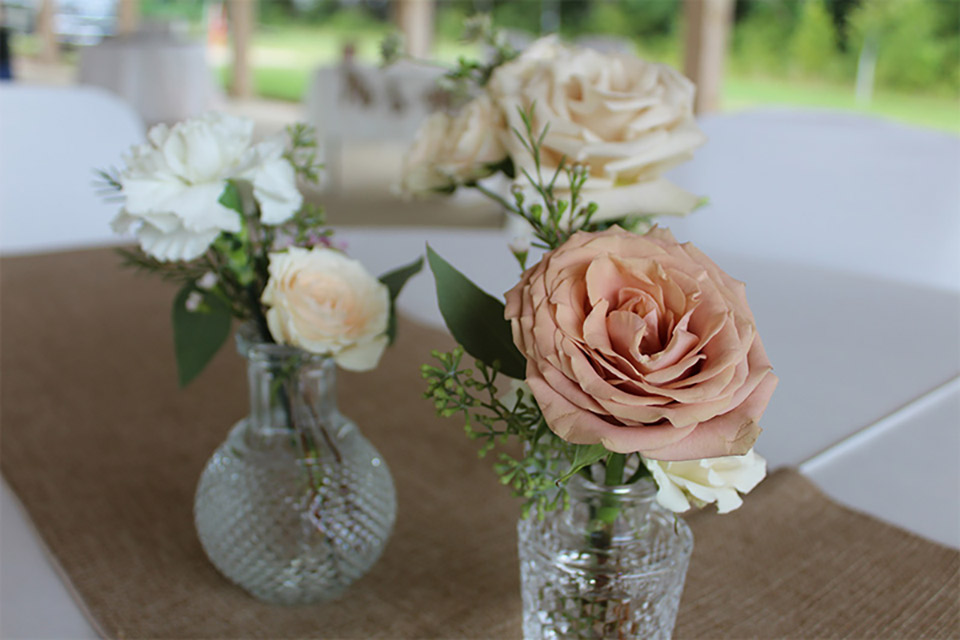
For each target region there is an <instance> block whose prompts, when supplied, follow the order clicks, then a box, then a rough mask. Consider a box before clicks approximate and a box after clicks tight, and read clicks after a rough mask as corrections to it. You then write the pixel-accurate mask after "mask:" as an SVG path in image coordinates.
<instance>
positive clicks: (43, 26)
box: [37, 0, 60, 64]
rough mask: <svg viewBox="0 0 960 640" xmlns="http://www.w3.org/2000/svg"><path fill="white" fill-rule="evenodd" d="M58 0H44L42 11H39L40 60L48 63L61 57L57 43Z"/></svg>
mask: <svg viewBox="0 0 960 640" xmlns="http://www.w3.org/2000/svg"><path fill="white" fill-rule="evenodd" d="M56 13H57V0H43V1H42V2H41V3H40V11H39V12H38V13H37V36H38V37H39V38H40V60H42V61H43V62H46V63H48V64H53V63H55V62H56V61H57V60H58V59H59V58H60V47H59V46H58V45H57V34H56V32H55V31H54V27H55V26H56V25H55V24H54V22H55V21H56Z"/></svg>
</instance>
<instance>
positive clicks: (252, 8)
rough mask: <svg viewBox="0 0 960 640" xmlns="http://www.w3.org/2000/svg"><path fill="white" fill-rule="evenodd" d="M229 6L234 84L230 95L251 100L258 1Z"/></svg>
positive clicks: (240, 1) (232, 1)
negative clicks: (254, 33) (252, 50)
mask: <svg viewBox="0 0 960 640" xmlns="http://www.w3.org/2000/svg"><path fill="white" fill-rule="evenodd" d="M228 6H229V11H230V31H231V34H232V36H233V38H232V40H233V82H232V83H231V85H230V94H231V95H233V96H234V97H237V98H250V97H252V96H253V66H252V65H251V64H250V44H251V40H252V39H253V28H254V22H255V21H256V16H257V0H230V4H229V5H228Z"/></svg>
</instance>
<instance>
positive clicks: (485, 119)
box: [400, 94, 507, 195]
mask: <svg viewBox="0 0 960 640" xmlns="http://www.w3.org/2000/svg"><path fill="white" fill-rule="evenodd" d="M502 128H503V122H502V117H501V116H500V113H499V112H498V111H497V110H496V109H495V108H494V106H493V103H492V102H491V101H490V98H489V97H488V96H487V95H486V94H484V95H481V96H480V97H478V98H476V99H475V100H473V101H472V102H470V103H468V104H467V105H466V106H464V107H463V109H461V110H460V112H459V113H457V114H456V115H455V116H449V115H447V114H445V113H434V114H432V115H431V116H430V117H429V118H427V120H426V121H425V122H424V123H423V125H422V126H421V127H420V130H419V131H418V132H417V138H416V140H415V141H414V143H413V146H412V147H411V148H410V151H409V152H408V154H407V156H406V158H404V162H403V177H402V182H401V185H400V186H401V190H402V191H404V192H405V193H408V194H413V195H418V194H424V193H429V192H430V191H437V190H444V189H449V188H451V187H455V186H458V185H461V184H465V183H468V182H472V181H474V180H479V179H480V178H484V177H486V176H489V175H490V174H491V173H493V171H492V170H491V169H490V167H491V165H495V164H498V163H500V162H502V161H503V160H504V159H505V158H506V157H507V152H506V149H505V148H504V147H503V144H502V142H501V138H502V135H501V132H500V129H502Z"/></svg>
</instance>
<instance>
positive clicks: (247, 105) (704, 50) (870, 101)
mask: <svg viewBox="0 0 960 640" xmlns="http://www.w3.org/2000/svg"><path fill="white" fill-rule="evenodd" d="M0 6H2V23H3V34H4V35H3V39H4V42H3V45H2V50H3V53H2V55H0V58H2V60H0V76H2V77H3V78H4V79H5V80H6V81H7V82H12V83H14V84H16V85H24V86H33V87H44V86H60V87H64V86H69V87H74V88H76V87H78V86H79V87H95V88H98V89H100V90H105V91H107V92H109V93H112V94H113V95H114V96H116V97H118V98H119V99H121V100H122V101H124V102H125V103H127V104H128V105H129V106H131V107H132V108H133V110H134V111H135V112H136V115H137V116H138V117H139V118H140V120H141V121H142V124H143V125H144V126H150V125H152V124H155V123H157V122H174V121H178V120H182V119H184V118H187V117H190V116H193V115H197V114H198V113H202V112H203V111H206V110H209V109H221V110H226V111H230V112H233V113H237V114H239V115H244V116H248V117H251V118H253V119H254V120H255V121H256V123H257V131H258V134H260V135H266V134H269V133H272V132H275V131H278V130H280V129H281V128H282V127H283V126H285V125H286V124H289V123H291V122H294V121H298V120H305V121H307V122H308V123H310V124H312V125H314V126H315V127H317V129H318V132H319V136H320V138H321V143H322V146H323V148H324V150H325V153H326V161H327V168H328V172H327V174H328V175H327V178H326V183H325V185H324V188H325V190H326V193H325V200H324V203H325V204H327V208H328V210H329V211H330V212H331V221H332V222H335V223H341V224H342V223H347V224H358V225H365V224H381V223H384V222H392V223H395V224H442V225H452V226H497V225H499V224H501V223H502V213H501V212H499V211H497V210H495V209H493V208H491V207H490V206H489V204H487V203H486V202H484V201H481V200H477V199H471V198H470V197H467V196H461V195H459V194H458V196H457V198H456V200H455V201H454V204H453V207H454V208H455V210H456V212H457V215H453V216H452V215H449V211H450V208H451V203H450V202H446V201H443V202H442V204H439V203H438V204H437V206H435V207H431V206H430V205H429V203H428V204H424V203H422V202H421V203H416V204H415V205H410V204H409V203H403V202H401V201H400V200H399V199H398V198H397V197H396V195H395V192H394V191H393V185H394V184H395V183H396V181H397V177H398V174H399V167H400V163H401V161H402V154H403V152H404V149H405V148H406V146H407V145H408V144H409V142H410V140H411V139H412V137H413V135H414V133H415V131H416V127H417V125H418V124H419V123H420V122H421V121H422V119H423V118H424V117H425V115H426V113H428V112H429V111H431V110H433V109H435V108H437V107H438V106H440V105H441V103H442V101H441V102H438V100H440V97H439V96H438V95H437V93H436V92H435V91H434V86H435V85H434V82H435V80H436V78H437V77H438V76H439V75H440V73H441V72H442V71H441V70H440V69H439V68H437V67H431V66H429V65H427V66H419V67H417V66H416V65H410V66H407V67H404V66H403V65H401V66H400V68H394V69H390V70H387V71H384V70H381V69H379V68H378V63H379V57H380V52H379V45H380V42H381V41H382V40H383V38H384V37H385V36H387V35H388V34H390V33H394V32H398V31H399V32H401V33H403V34H404V36H405V44H406V47H407V49H408V51H409V52H410V53H411V54H413V55H415V56H416V57H419V58H422V59H424V60H431V61H434V62H441V63H450V62H453V61H455V60H456V59H457V57H458V56H462V55H466V56H472V57H482V56H483V55H484V54H485V52H484V51H482V50H480V48H479V47H478V46H477V45H468V44H465V43H464V42H463V41H462V40H461V33H462V29H463V23H464V20H465V18H467V17H468V16H470V15H474V14H476V13H488V14H491V15H492V16H493V18H494V22H495V24H496V25H498V26H499V27H501V28H502V29H504V30H505V31H506V33H507V35H508V37H509V40H510V41H511V43H512V44H514V45H515V46H517V47H522V46H523V45H525V44H527V43H529V42H530V41H532V40H533V39H534V38H536V37H537V36H538V35H540V34H544V33H550V32H554V31H558V32H559V33H561V34H562V35H563V36H564V37H565V38H567V39H569V40H571V41H575V42H578V43H581V44H584V45H587V46H591V47H595V48H598V49H602V50H606V51H628V52H634V53H637V54H639V55H641V56H643V57H646V58H649V59H653V60H658V61H662V62H666V63H668V64H671V65H673V66H675V67H677V68H679V69H682V70H683V71H684V72H685V73H686V74H687V75H688V76H689V77H691V78H692V79H693V80H694V81H695V82H696V83H697V85H698V87H699V96H698V104H697V109H698V112H699V113H701V114H710V113H720V114H736V113H738V112H743V111H754V110H758V109H760V110H763V109H787V108H793V109H802V110H804V111H807V112H809V111H825V112H833V113H837V112H840V113H846V114H852V115H856V116H864V117H866V118H869V119H874V120H885V121H889V122H894V123H898V124H902V125H905V126H908V127H911V128H915V129H922V130H927V131H931V132H937V133H939V134H941V135H944V134H945V135H948V136H957V135H958V134H960V1H958V0H395V1H388V0H225V1H221V2H215V1H212V0H2V2H0ZM358 202H361V203H362V204H359V205H358V204H357V203H358ZM384 207H389V208H390V212H389V214H385V213H384V210H383V208H384Z"/></svg>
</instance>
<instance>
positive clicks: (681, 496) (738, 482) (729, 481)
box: [644, 449, 767, 513]
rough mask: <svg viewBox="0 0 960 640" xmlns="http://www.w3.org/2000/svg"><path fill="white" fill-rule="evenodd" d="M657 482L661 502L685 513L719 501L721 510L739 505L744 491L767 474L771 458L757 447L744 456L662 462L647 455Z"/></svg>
mask: <svg viewBox="0 0 960 640" xmlns="http://www.w3.org/2000/svg"><path fill="white" fill-rule="evenodd" d="M644 464H645V465H646V467H647V469H649V470H650V473H651V475H653V479H654V481H655V482H656V483H657V502H659V503H660V504H661V505H663V506H664V507H666V508H667V509H670V510H671V511H675V512H677V513H683V512H684V511H687V510H689V509H690V508H691V507H692V506H697V507H702V506H704V505H707V504H713V503H716V505H717V512H718V513H729V512H731V511H733V510H734V509H738V508H739V507H740V505H741V504H743V500H742V499H741V498H740V494H741V493H743V494H746V493H749V492H750V491H752V490H753V488H754V487H756V486H757V485H758V484H760V481H761V480H763V478H764V477H765V476H766V475H767V461H766V460H764V459H763V458H761V457H760V456H759V455H757V454H756V452H754V450H753V449H751V450H750V451H748V452H747V453H746V454H744V455H742V456H722V457H719V458H704V459H703V460H683V461H679V462H661V461H659V460H648V459H644Z"/></svg>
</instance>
